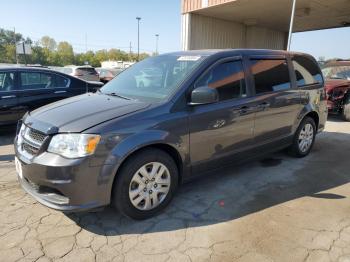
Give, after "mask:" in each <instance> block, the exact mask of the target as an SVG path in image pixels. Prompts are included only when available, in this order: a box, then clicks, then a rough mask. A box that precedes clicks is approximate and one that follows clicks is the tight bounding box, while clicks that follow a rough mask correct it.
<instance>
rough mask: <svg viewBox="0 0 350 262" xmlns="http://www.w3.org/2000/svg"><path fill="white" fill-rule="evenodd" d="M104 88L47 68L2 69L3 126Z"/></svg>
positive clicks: (0, 108) (0, 116)
mask: <svg viewBox="0 0 350 262" xmlns="http://www.w3.org/2000/svg"><path fill="white" fill-rule="evenodd" d="M101 86H102V85H101V84H99V83H89V82H86V81H83V80H80V79H77V78H75V77H72V76H69V75H66V74H61V73H58V72H55V71H52V70H49V69H45V68H39V67H3V68H0V126H2V125H12V124H15V123H17V121H18V120H19V119H21V118H22V117H23V115H24V114H25V113H26V112H27V111H31V110H34V109H36V108H38V107H41V106H43V105H47V104H49V103H52V102H55V101H57V100H60V99H63V98H67V97H71V96H75V95H80V94H83V93H86V92H87V91H94V90H96V89H98V88H100V87H101Z"/></svg>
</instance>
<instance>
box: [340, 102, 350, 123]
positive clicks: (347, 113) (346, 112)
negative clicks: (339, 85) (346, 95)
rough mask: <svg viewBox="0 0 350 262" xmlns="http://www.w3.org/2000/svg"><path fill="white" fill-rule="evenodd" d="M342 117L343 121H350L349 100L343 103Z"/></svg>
mask: <svg viewBox="0 0 350 262" xmlns="http://www.w3.org/2000/svg"><path fill="white" fill-rule="evenodd" d="M349 100H350V99H349ZM342 117H343V119H344V120H345V121H350V101H348V102H347V103H345V104H344V106H343V112H342Z"/></svg>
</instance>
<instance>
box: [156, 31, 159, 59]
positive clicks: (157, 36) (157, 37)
mask: <svg viewBox="0 0 350 262" xmlns="http://www.w3.org/2000/svg"><path fill="white" fill-rule="evenodd" d="M158 40H159V34H156V55H158Z"/></svg>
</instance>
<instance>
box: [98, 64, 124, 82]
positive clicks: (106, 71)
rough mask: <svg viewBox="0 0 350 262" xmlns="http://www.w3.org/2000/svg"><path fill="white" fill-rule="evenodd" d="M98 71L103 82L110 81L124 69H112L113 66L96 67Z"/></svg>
mask: <svg viewBox="0 0 350 262" xmlns="http://www.w3.org/2000/svg"><path fill="white" fill-rule="evenodd" d="M96 71H97V73H98V74H99V77H100V81H101V82H102V83H108V82H109V81H111V80H112V79H113V78H114V77H116V76H117V75H119V74H120V73H121V72H122V71H123V70H122V69H112V68H101V67H99V68H96Z"/></svg>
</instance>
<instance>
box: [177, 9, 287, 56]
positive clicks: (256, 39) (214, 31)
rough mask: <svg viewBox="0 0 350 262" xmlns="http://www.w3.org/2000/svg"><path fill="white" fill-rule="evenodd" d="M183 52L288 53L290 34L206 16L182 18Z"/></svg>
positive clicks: (190, 15) (191, 15) (194, 15)
mask: <svg viewBox="0 0 350 262" xmlns="http://www.w3.org/2000/svg"><path fill="white" fill-rule="evenodd" d="M181 35H182V37H181V38H182V49H183V50H194V49H213V48H214V49H222V48H224V49H225V48H269V49H284V48H285V46H286V39H287V36H286V33H285V32H279V31H275V30H270V29H267V28H261V27H258V26H247V25H244V24H241V23H235V22H231V21H227V20H222V19H218V18H213V17H207V16H203V15H198V14H193V13H186V14H183V15H182V34H181Z"/></svg>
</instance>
